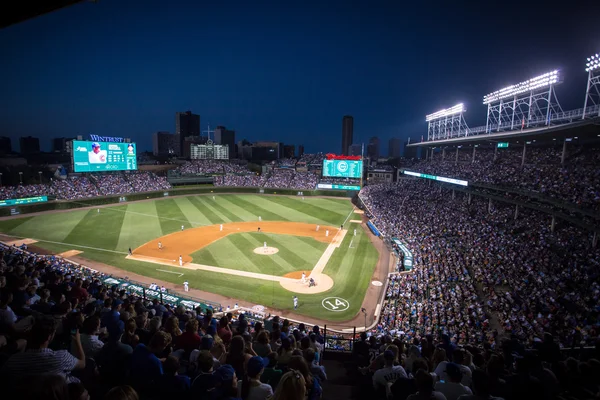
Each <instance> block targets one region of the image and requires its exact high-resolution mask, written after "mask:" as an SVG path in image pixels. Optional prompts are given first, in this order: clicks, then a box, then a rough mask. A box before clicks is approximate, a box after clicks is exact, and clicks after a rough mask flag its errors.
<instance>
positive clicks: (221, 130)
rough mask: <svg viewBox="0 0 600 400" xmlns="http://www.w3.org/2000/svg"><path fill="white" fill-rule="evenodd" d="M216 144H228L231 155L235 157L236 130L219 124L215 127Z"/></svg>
mask: <svg viewBox="0 0 600 400" xmlns="http://www.w3.org/2000/svg"><path fill="white" fill-rule="evenodd" d="M215 144H219V145H223V146H227V147H228V148H229V153H228V154H229V157H230V158H235V131H234V130H230V129H227V128H225V127H224V126H217V128H216V129H215Z"/></svg>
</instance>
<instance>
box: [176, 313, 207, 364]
mask: <svg viewBox="0 0 600 400" xmlns="http://www.w3.org/2000/svg"><path fill="white" fill-rule="evenodd" d="M198 325H199V324H198V320H196V319H190V320H189V321H188V322H186V324H185V332H183V333H182V334H181V335H180V336H178V337H177V338H176V339H175V349H181V350H183V351H184V352H185V354H186V355H187V356H186V358H187V357H189V354H190V353H191V352H192V351H193V350H195V349H197V348H199V347H200V343H201V342H202V338H201V337H200V335H198Z"/></svg>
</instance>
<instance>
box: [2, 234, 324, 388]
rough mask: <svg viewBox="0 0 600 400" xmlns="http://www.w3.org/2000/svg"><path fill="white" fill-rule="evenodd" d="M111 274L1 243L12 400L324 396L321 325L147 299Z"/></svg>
mask: <svg viewBox="0 0 600 400" xmlns="http://www.w3.org/2000/svg"><path fill="white" fill-rule="evenodd" d="M105 278H107V277H106V276H105V275H104V274H101V273H99V272H96V271H93V270H91V269H88V268H86V267H83V266H78V265H75V264H71V263H70V262H67V261H65V260H62V259H60V258H56V257H53V256H41V255H36V254H33V253H29V252H27V251H24V250H23V249H21V248H17V247H14V246H6V245H0V382H1V385H2V388H3V389H2V396H3V397H2V398H7V399H12V398H15V399H16V398H18V399H32V400H33V399H55V400H69V399H76V400H78V399H89V398H90V397H91V398H92V399H109V400H113V399H164V398H167V397H169V398H180V399H187V398H190V399H217V400H219V399H238V398H240V399H244V400H246V399H257V400H260V399H267V398H273V399H278V400H285V399H298V400H302V399H305V398H307V397H308V398H309V399H319V398H320V397H321V394H322V386H321V383H322V382H323V381H324V380H325V379H327V375H326V373H325V370H324V368H323V367H322V366H321V365H320V364H319V360H320V357H321V355H322V352H323V342H324V340H323V336H322V335H321V330H320V328H319V327H318V326H314V327H312V329H311V330H309V329H307V328H306V327H305V326H304V325H303V324H299V325H293V324H290V322H289V321H288V320H281V319H279V317H271V316H269V317H268V318H264V319H257V318H256V317H255V316H252V315H251V314H247V315H248V316H249V317H248V318H246V314H243V313H236V314H237V315H236V316H235V317H234V315H233V314H232V313H219V314H220V315H219V316H218V317H217V314H216V313H215V314H213V310H212V309H211V308H208V309H206V310H202V309H200V308H198V309H196V310H193V311H192V310H186V309H185V308H183V307H182V306H178V307H172V306H169V305H168V304H161V303H160V302H159V301H158V299H155V300H153V301H144V300H143V299H141V298H140V297H138V296H136V295H134V294H132V293H128V292H127V291H126V290H125V289H120V288H119V287H117V286H107V285H105V284H103V283H102V282H103V281H104V280H105Z"/></svg>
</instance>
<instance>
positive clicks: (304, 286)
mask: <svg viewBox="0 0 600 400" xmlns="http://www.w3.org/2000/svg"><path fill="white" fill-rule="evenodd" d="M286 276H287V275H286ZM310 277H312V278H313V279H314V280H315V286H311V287H308V277H307V278H306V283H302V282H301V281H300V279H298V280H291V279H282V280H281V281H279V284H280V285H281V286H283V288H284V289H287V290H289V291H290V292H294V293H306V294H315V293H323V292H326V291H328V290H329V289H331V288H332V287H333V279H331V278H330V277H329V276H327V275H325V274H311V275H310Z"/></svg>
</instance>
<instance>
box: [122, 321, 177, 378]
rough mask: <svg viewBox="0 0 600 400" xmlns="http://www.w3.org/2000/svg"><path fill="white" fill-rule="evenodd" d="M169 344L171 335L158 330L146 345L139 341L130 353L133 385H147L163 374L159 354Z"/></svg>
mask: <svg viewBox="0 0 600 400" xmlns="http://www.w3.org/2000/svg"><path fill="white" fill-rule="evenodd" d="M170 344H171V335H169V334H168V333H166V332H162V331H158V332H156V333H155V334H154V336H152V339H150V344H149V346H148V347H146V345H144V344H142V343H140V344H138V345H137V346H136V348H135V349H134V350H133V353H132V355H131V378H132V380H133V383H134V386H135V387H141V388H144V387H146V388H147V387H148V386H150V385H152V384H154V383H155V382H156V380H158V378H160V377H161V376H162V374H163V367H162V363H161V361H160V359H159V358H158V357H157V356H156V355H157V354H161V353H162V352H163V351H164V350H165V349H166V348H167V346H169V345H170Z"/></svg>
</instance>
